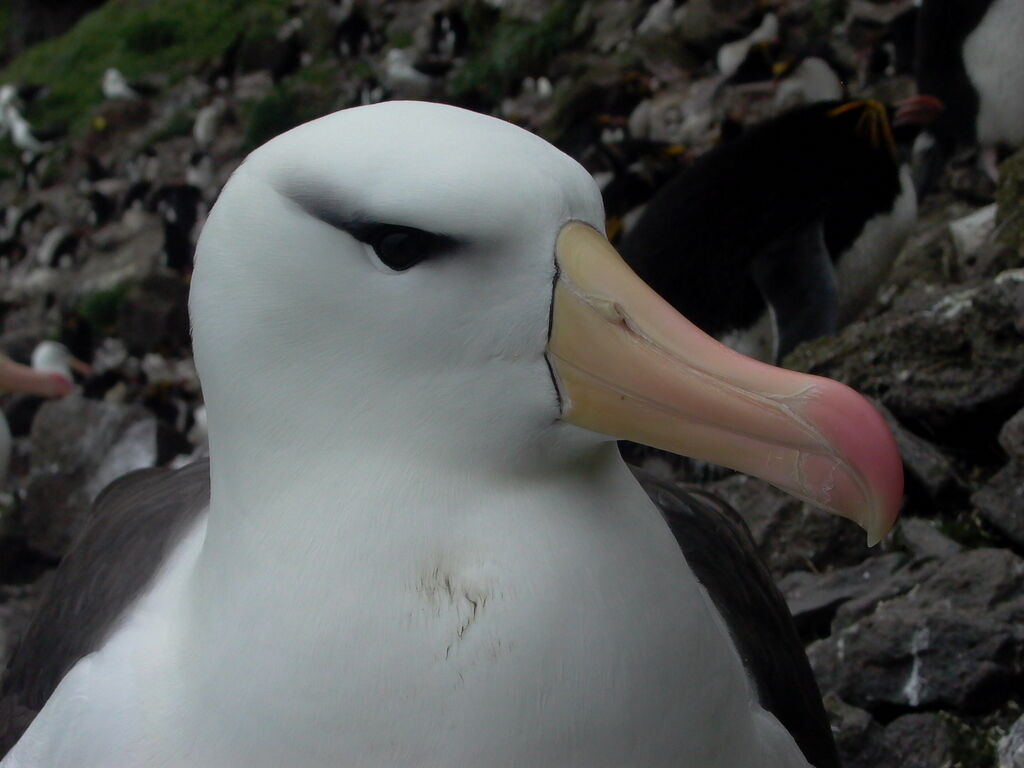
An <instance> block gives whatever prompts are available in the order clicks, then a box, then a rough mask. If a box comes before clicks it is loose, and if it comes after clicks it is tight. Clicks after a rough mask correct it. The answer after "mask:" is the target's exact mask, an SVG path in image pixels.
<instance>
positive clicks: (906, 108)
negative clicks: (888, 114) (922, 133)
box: [892, 96, 946, 126]
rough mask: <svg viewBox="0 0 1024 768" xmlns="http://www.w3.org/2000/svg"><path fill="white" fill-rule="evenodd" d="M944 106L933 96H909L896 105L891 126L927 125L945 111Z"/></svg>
mask: <svg viewBox="0 0 1024 768" xmlns="http://www.w3.org/2000/svg"><path fill="white" fill-rule="evenodd" d="M945 109H946V105H945V104H943V103H942V102H941V101H939V100H938V99H937V98H935V97H934V96H911V97H910V98H909V99H903V101H900V102H899V103H897V104H896V115H895V116H894V117H893V120H892V124H893V125H895V126H901V125H929V124H931V123H932V122H934V120H935V119H936V118H937V117H938V116H939V115H941V114H942V113H943V111H945Z"/></svg>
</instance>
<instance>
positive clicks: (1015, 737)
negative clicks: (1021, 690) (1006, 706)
mask: <svg viewBox="0 0 1024 768" xmlns="http://www.w3.org/2000/svg"><path fill="white" fill-rule="evenodd" d="M998 755H999V768H1024V716H1021V717H1019V718H1017V722H1015V723H1014V724H1013V725H1012V726H1010V731H1009V733H1007V734H1006V736H1005V737H1004V738H1002V739H1001V740H1000V741H999V748H998Z"/></svg>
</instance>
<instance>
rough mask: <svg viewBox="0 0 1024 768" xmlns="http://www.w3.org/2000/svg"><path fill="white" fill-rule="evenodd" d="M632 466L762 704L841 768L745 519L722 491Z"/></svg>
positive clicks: (812, 754)
mask: <svg viewBox="0 0 1024 768" xmlns="http://www.w3.org/2000/svg"><path fill="white" fill-rule="evenodd" d="M631 469H632V470H633V474H634V475H636V477H637V479H638V480H639V481H640V484H641V485H642V486H643V488H644V490H645V491H647V494H648V495H649V496H650V497H651V499H652V500H653V501H654V503H655V504H657V505H658V507H659V508H660V509H661V512H662V515H664V517H665V520H666V521H667V522H668V525H669V528H671V529H672V533H673V534H674V535H675V537H676V541H678V542H679V548H680V549H681V550H682V551H683V555H684V556H685V557H686V561H687V563H689V565H690V568H692V569H693V572H694V575H695V576H696V577H697V580H698V581H700V583H701V584H703V585H704V588H705V589H706V590H707V591H708V594H709V595H710V596H711V599H712V600H713V601H714V603H715V607H716V608H718V611H719V613H721V615H722V618H723V619H724V620H725V623H726V625H727V626H728V627H729V632H730V633H731V635H732V638H733V642H735V643H736V648H737V650H738V651H739V654H740V658H741V659H742V660H743V664H744V666H745V667H746V670H747V673H748V674H749V675H750V677H751V679H752V680H753V681H754V684H755V686H756V688H757V694H758V699H759V700H760V703H761V706H762V707H763V708H764V709H766V710H767V711H769V712H771V713H772V714H773V715H775V717H776V718H777V719H778V720H779V722H780V723H782V725H783V727H785V728H786V730H788V731H789V732H790V733H791V734H792V735H793V739H794V740H795V741H796V743H797V745H798V746H799V747H800V750H801V751H802V752H803V753H804V757H806V758H807V761H808V762H809V763H810V764H811V765H813V766H816V768H839V756H838V753H837V752H836V746H835V741H834V740H833V738H832V729H831V727H830V725H829V721H828V716H827V715H826V714H825V708H824V706H823V705H822V703H821V692H820V691H819V689H818V684H817V681H816V680H815V679H814V673H813V672H812V671H811V665H810V663H808V661H807V654H806V653H805V652H804V647H803V644H802V643H801V642H800V637H799V635H798V634H797V631H796V627H795V626H794V625H793V618H792V616H791V615H790V612H789V608H788V607H787V606H786V601H785V599H784V598H783V597H782V594H781V593H780V592H779V590H778V588H776V586H775V583H774V582H773V581H772V578H771V576H770V575H769V574H768V571H767V570H766V569H765V567H764V565H763V564H762V563H761V558H760V556H759V555H758V554H757V550H756V548H755V546H754V540H753V539H752V538H751V536H750V531H749V530H748V529H747V526H746V524H745V523H744V522H743V518H741V517H740V516H739V515H738V514H737V513H736V511H735V510H734V509H733V508H732V507H730V506H729V505H728V504H726V503H725V502H724V501H722V500H721V499H719V498H718V497H717V496H714V495H712V494H710V493H707V492H705V491H701V490H698V489H695V488H694V489H687V490H686V491H683V490H681V489H680V488H677V487H676V486H674V485H670V484H669V483H666V482H663V481H661V480H658V479H657V478H655V477H653V476H652V475H648V474H647V473H645V472H643V471H638V470H637V469H636V468H633V467H631Z"/></svg>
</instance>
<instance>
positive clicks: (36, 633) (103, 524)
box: [0, 459, 210, 756]
mask: <svg viewBox="0 0 1024 768" xmlns="http://www.w3.org/2000/svg"><path fill="white" fill-rule="evenodd" d="M209 498H210V465H209V461H208V460H205V459H204V460H202V461H199V462H196V463H195V464H190V465H189V466H187V467H184V468H182V469H179V470H166V469H144V470H139V471H137V472H132V473H130V474H128V475H125V476H124V477H122V478H120V479H118V480H115V481H114V482H113V483H111V484H110V485H109V486H107V487H106V488H105V489H104V490H103V492H102V493H101V494H100V495H99V497H98V498H97V499H96V503H95V504H94V505H93V509H92V517H91V520H90V522H89V524H88V526H87V527H86V528H85V530H84V531H83V532H82V535H81V536H80V537H79V539H78V541H77V542H76V543H75V544H74V546H73V547H72V549H71V551H69V552H68V554H67V555H66V556H65V557H64V559H63V561H61V564H60V567H59V568H58V569H57V571H56V573H55V574H54V578H53V581H52V582H51V583H50V586H49V587H48V588H47V590H46V592H45V593H44V594H43V596H42V598H41V599H40V602H39V607H38V609H37V610H36V614H35V616H34V617H33V619H32V622H31V623H30V624H29V628H28V630H27V631H26V632H25V636H24V637H23V638H22V639H21V642H20V643H19V645H18V647H17V649H16V650H15V651H14V654H13V656H12V657H11V659H10V661H9V662H8V664H7V671H6V674H5V676H4V680H3V687H2V697H0V756H3V755H4V754H6V752H7V751H8V750H9V749H10V748H11V747H12V746H14V744H15V743H16V742H17V740H18V738H20V735H21V733H23V732H24V730H25V728H27V727H28V724H29V722H31V719H32V717H33V716H34V713H35V712H37V711H38V710H39V709H40V708H42V706H43V704H45V703H46V700H47V699H48V698H49V697H50V694H52V693H53V691H54V689H55V688H56V687H57V684H58V683H59V682H60V681H61V679H62V678H63V677H64V675H66V674H67V673H68V671H69V670H70V669H71V667H73V666H74V665H75V663H76V662H77V661H78V660H79V659H81V658H82V657H83V656H85V655H86V654H88V653H91V652H92V651H94V650H96V649H97V648H99V647H101V646H102V645H103V643H104V641H105V640H106V639H107V637H108V636H109V635H110V633H111V632H112V631H113V630H114V629H115V628H116V626H117V624H118V619H120V617H121V616H122V615H123V614H124V612H125V610H126V609H127V608H128V607H129V606H131V604H132V603H133V602H134V601H135V599H136V598H137V597H138V596H139V595H140V594H141V593H142V592H143V591H144V590H145V589H146V587H147V585H148V584H149V583H150V581H151V580H152V579H153V576H154V574H155V573H156V571H157V569H158V568H159V566H160V564H161V563H162V562H163V561H164V560H165V559H166V557H167V556H168V555H169V554H170V553H171V552H172V551H173V550H174V548H175V546H176V545H177V544H178V542H179V541H180V540H181V538H182V536H183V535H184V534H185V532H186V531H187V530H188V529H189V528H190V526H191V523H193V522H194V521H195V520H197V519H198V517H199V516H200V515H201V514H202V513H203V512H205V510H206V508H207V506H208V505H209Z"/></svg>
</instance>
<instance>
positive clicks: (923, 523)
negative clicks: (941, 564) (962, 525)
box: [896, 517, 963, 558]
mask: <svg viewBox="0 0 1024 768" xmlns="http://www.w3.org/2000/svg"><path fill="white" fill-rule="evenodd" d="M896 539H897V541H899V543H900V544H902V545H903V547H904V548H905V549H906V550H907V551H908V552H909V553H910V554H911V555H912V556H914V557H922V558H923V557H947V556H948V555H952V554H955V553H957V552H960V551H962V550H963V547H962V546H961V545H960V544H958V543H957V542H955V541H953V540H952V539H951V538H949V537H948V536H945V535H944V534H942V533H940V532H939V530H938V528H936V527H935V525H934V524H933V523H931V522H929V521H928V520H924V519H922V518H920V517H903V518H900V521H899V523H898V524H897V527H896Z"/></svg>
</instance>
